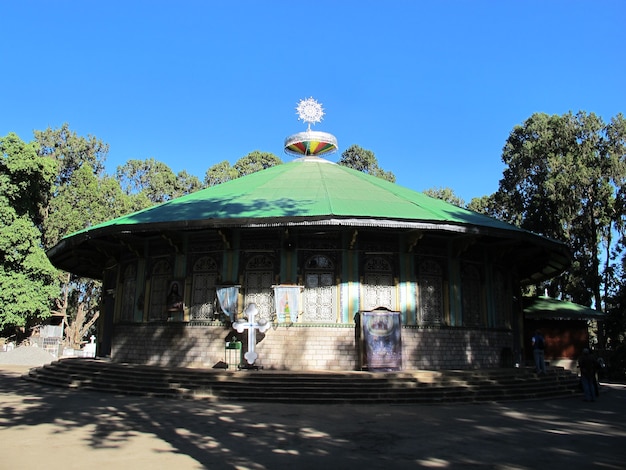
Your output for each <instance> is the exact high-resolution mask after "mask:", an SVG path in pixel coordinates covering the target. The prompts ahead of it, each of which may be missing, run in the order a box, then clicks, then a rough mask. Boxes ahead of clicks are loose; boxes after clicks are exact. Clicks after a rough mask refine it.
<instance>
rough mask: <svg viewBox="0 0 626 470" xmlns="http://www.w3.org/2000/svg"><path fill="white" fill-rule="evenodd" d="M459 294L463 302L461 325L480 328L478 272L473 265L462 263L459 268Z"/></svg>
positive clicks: (481, 321)
mask: <svg viewBox="0 0 626 470" xmlns="http://www.w3.org/2000/svg"><path fill="white" fill-rule="evenodd" d="M461 294H462V302H463V325H465V326H481V324H482V323H483V320H482V315H481V313H482V312H481V307H480V298H481V285H480V272H479V271H478V268H477V267H476V266H474V265H473V264H469V263H464V264H463V266H462V268H461Z"/></svg>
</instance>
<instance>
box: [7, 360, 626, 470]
mask: <svg viewBox="0 0 626 470" xmlns="http://www.w3.org/2000/svg"><path fill="white" fill-rule="evenodd" d="M27 370H28V366H24V365H0V468H2V469H5V468H6V469H13V470H17V469H32V468H45V469H47V470H55V469H79V468H81V469H82V468H93V467H96V468H109V469H110V468H114V469H116V470H124V469H132V470H143V469H161V468H168V469H169V468H171V469H176V470H186V469H200V468H209V469H287V468H289V469H298V470H299V469H329V470H330V469H331V468H332V470H338V469H354V468H360V469H363V470H365V469H389V470H390V469H392V468H393V469H398V468H400V469H403V468H412V469H415V468H418V469H419V468H446V469H457V468H463V469H467V468H488V469H536V468H549V469H550V470H558V469H568V470H575V469H579V468H580V469H583V468H584V469H590V468H603V469H623V468H625V467H626V424H625V420H626V388H624V386H618V385H603V387H602V393H601V395H600V398H599V400H598V401H597V402H595V403H585V402H583V401H582V397H577V398H568V399H556V400H546V401H524V402H513V403H493V404H478V405H474V404H467V405H458V404H457V405H434V406H433V405H404V406H399V405H375V406H349V405H348V406H347V405H333V406H315V405H299V404H297V403H294V404H291V405H276V404H272V405H265V404H257V403H241V404H233V403H221V404H211V403H208V402H205V401H193V400H181V401H178V400H170V399H153V398H145V397H128V396H117V395H113V394H104V393H96V392H86V391H76V390H66V389H58V388H52V387H45V386H41V385H37V384H32V383H29V382H26V381H24V380H22V379H20V375H21V374H23V373H25V372H26V371H27Z"/></svg>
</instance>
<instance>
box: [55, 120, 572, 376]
mask: <svg viewBox="0 0 626 470" xmlns="http://www.w3.org/2000/svg"><path fill="white" fill-rule="evenodd" d="M324 134H325V133H316V132H312V131H310V128H309V130H308V131H307V132H306V133H300V134H298V135H296V137H294V136H292V137H290V138H288V139H287V140H286V141H285V144H286V145H285V146H286V148H287V147H288V151H290V153H300V154H301V156H300V157H299V158H296V159H294V160H293V161H291V162H289V163H284V164H281V165H278V166H274V167H271V168H268V169H266V170H262V171H259V172H257V173H253V174H250V175H247V176H244V177H242V178H239V179H235V180H232V181H229V182H226V183H223V184H220V185H217V186H213V187H210V188H207V189H204V190H201V191H198V192H195V193H192V194H189V195H186V196H183V197H180V198H177V199H173V200H170V201H167V202H165V203H163V204H160V205H157V206H154V207H151V208H148V209H145V210H143V211H140V212H136V213H133V214H129V215H126V216H124V217H120V218H117V219H114V220H111V221H108V222H105V223H102V224H99V225H97V226H92V227H89V228H87V229H85V230H82V231H80V232H77V233H74V234H71V235H69V236H67V237H65V238H64V239H63V240H62V241H61V242H60V243H59V244H58V245H56V246H55V247H53V248H52V249H51V250H49V252H48V256H49V258H50V260H51V261H52V263H53V264H54V265H55V266H56V267H58V268H61V269H64V270H66V271H69V272H72V273H74V274H77V275H80V276H86V277H90V278H95V279H100V280H102V283H103V284H102V286H103V287H102V297H103V298H102V311H101V313H100V318H99V320H98V321H99V324H98V333H97V354H98V355H99V356H110V358H111V360H113V361H118V362H130V363H140V364H152V365H162V366H173V367H202V368H213V367H233V368H252V367H254V368H263V369H275V370H299V371H301V370H342V371H345V370H413V369H431V370H433V369H473V368H494V367H502V366H512V365H513V364H514V363H516V362H519V361H520V360H521V359H520V358H521V357H523V347H524V344H523V338H522V335H523V312H522V304H521V300H520V297H521V288H522V287H523V286H524V285H526V284H530V283H536V282H538V281H541V280H543V279H547V278H550V277H553V276H555V275H557V274H559V273H560V272H562V271H563V269H565V267H566V266H567V265H568V263H569V259H570V258H569V254H568V251H567V249H566V247H565V245H564V244H562V243H559V242H557V241H554V240H550V239H547V238H544V237H541V236H538V235H536V234H533V233H530V232H528V231H525V230H522V229H519V228H517V227H515V226H512V225H509V224H506V223H503V222H500V221H498V220H495V219H492V218H490V217H487V216H484V215H481V214H478V213H475V212H471V211H469V210H465V209H462V208H459V207H456V206H454V205H451V204H448V203H446V202H444V201H441V200H438V199H434V198H431V197H428V196H426V195H425V194H424V193H421V192H416V191H413V190H410V189H407V188H404V187H401V186H398V185H396V184H393V183H390V182H387V181H385V180H382V179H380V178H376V177H374V176H370V175H368V174H365V173H363V172H359V171H356V170H353V169H350V168H348V167H345V166H341V165H338V164H335V163H332V162H330V161H329V160H326V159H324V158H323V157H322V156H320V155H324V154H326V153H329V150H331V151H332V150H333V147H334V148H335V149H336V141H335V140H333V139H334V138H333V137H332V136H330V134H325V135H324ZM298 139H299V141H298Z"/></svg>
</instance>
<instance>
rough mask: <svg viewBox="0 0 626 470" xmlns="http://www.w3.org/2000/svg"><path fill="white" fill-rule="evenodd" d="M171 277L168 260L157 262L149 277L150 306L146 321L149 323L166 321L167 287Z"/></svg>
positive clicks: (170, 267) (170, 266)
mask: <svg viewBox="0 0 626 470" xmlns="http://www.w3.org/2000/svg"><path fill="white" fill-rule="evenodd" d="M171 277H172V265H171V264H170V262H169V261H168V260H165V259H162V260H159V261H157V262H156V263H155V264H154V266H153V267H152V271H151V276H150V306H149V309H148V319H149V320H151V321H158V320H167V308H166V305H165V304H166V300H167V287H168V285H167V284H168V282H169V280H170V279H171Z"/></svg>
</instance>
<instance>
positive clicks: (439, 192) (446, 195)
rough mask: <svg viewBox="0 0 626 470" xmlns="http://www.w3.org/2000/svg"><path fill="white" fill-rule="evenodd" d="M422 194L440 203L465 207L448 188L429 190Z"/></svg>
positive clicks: (461, 200) (463, 202) (460, 199)
mask: <svg viewBox="0 0 626 470" xmlns="http://www.w3.org/2000/svg"><path fill="white" fill-rule="evenodd" d="M424 194H426V195H427V196H430V197H434V198H436V199H441V200H442V201H446V202H449V203H450V204H454V205H455V206H458V207H465V201H464V200H463V199H462V198H460V197H459V196H457V195H456V194H455V193H454V191H453V190H452V189H450V188H429V189H427V190H425V191H424Z"/></svg>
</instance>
